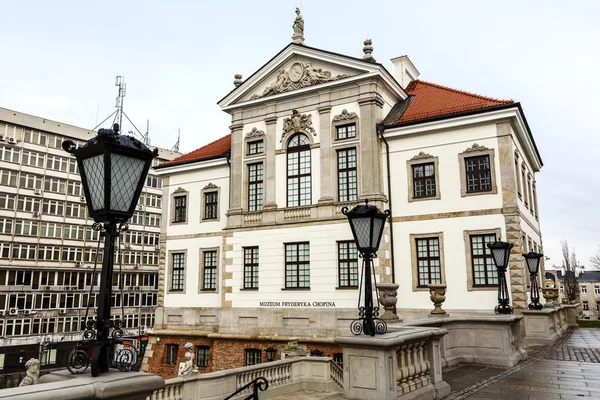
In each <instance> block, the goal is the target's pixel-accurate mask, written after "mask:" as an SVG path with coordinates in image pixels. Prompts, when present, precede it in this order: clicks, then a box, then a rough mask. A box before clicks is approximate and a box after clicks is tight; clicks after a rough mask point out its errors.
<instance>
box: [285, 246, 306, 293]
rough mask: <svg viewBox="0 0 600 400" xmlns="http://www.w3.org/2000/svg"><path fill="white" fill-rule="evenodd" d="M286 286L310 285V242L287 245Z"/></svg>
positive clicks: (303, 286)
mask: <svg viewBox="0 0 600 400" xmlns="http://www.w3.org/2000/svg"><path fill="white" fill-rule="evenodd" d="M285 287H286V288H309V287H310V246H309V244H308V243H290V244H286V245H285Z"/></svg>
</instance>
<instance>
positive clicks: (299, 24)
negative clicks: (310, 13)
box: [292, 7, 304, 44]
mask: <svg viewBox="0 0 600 400" xmlns="http://www.w3.org/2000/svg"><path fill="white" fill-rule="evenodd" d="M292 28H293V29H294V34H293V35H292V41H293V42H294V43H298V44H304V19H302V15H301V14H300V9H299V8H298V7H296V19H295V20H294V24H293V25H292Z"/></svg>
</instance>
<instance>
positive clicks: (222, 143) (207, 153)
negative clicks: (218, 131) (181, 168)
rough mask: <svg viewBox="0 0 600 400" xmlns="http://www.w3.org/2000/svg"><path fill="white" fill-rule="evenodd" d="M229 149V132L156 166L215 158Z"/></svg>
mask: <svg viewBox="0 0 600 400" xmlns="http://www.w3.org/2000/svg"><path fill="white" fill-rule="evenodd" d="M230 151H231V134H228V135H227V136H223V137H222V138H221V139H217V140H215V141H214V142H212V143H209V144H207V145H206V146H203V147H200V148H199V149H196V150H194V151H192V152H189V153H187V154H184V155H182V156H181V157H177V158H174V159H173V160H169V161H165V162H163V163H161V164H160V165H159V166H158V167H159V168H160V167H166V166H170V165H175V164H187V163H191V162H196V161H202V160H206V159H211V158H216V157H219V156H223V155H225V154H226V153H229V152H230Z"/></svg>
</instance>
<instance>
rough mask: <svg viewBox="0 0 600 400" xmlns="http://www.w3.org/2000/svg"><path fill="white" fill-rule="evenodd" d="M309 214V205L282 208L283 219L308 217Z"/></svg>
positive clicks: (293, 219)
mask: <svg viewBox="0 0 600 400" xmlns="http://www.w3.org/2000/svg"><path fill="white" fill-rule="evenodd" d="M311 215H312V214H311V207H297V208H288V209H286V210H283V219H284V220H285V221H290V220H291V221H296V220H303V219H309V218H310V217H311Z"/></svg>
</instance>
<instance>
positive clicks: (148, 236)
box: [144, 232, 160, 246]
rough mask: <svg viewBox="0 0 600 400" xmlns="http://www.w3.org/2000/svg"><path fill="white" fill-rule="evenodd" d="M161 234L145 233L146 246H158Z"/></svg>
mask: <svg viewBox="0 0 600 400" xmlns="http://www.w3.org/2000/svg"><path fill="white" fill-rule="evenodd" d="M159 239H160V234H158V233H151V232H144V244H145V245H147V246H157V245H158V243H159Z"/></svg>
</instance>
